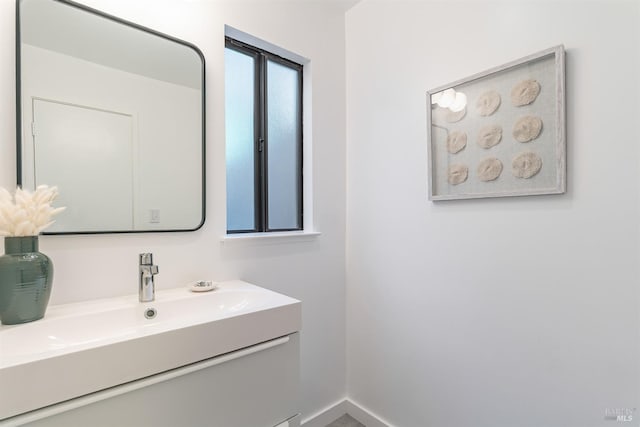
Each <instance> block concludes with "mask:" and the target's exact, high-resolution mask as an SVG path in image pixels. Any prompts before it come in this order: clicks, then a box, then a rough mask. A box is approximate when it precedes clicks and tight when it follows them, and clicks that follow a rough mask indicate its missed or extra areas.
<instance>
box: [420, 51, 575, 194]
mask: <svg viewBox="0 0 640 427" xmlns="http://www.w3.org/2000/svg"><path fill="white" fill-rule="evenodd" d="M427 123H428V125H427V143H428V151H429V200H433V201H437V200H452V199H471V198H481V197H504V196H526V195H539V194H561V193H564V192H565V189H566V142H565V91H564V47H563V46H556V47H553V48H550V49H547V50H544V51H542V52H538V53H536V54H533V55H530V56H527V57H525V58H522V59H519V60H516V61H512V62H510V63H508V64H505V65H501V66H499V67H495V68H493V69H491V70H487V71H485V72H482V73H479V74H476V75H474V76H471V77H468V78H466V79H462V80H458V81H456V82H454V83H451V84H448V85H445V86H441V87H438V88H436V89H433V90H430V91H428V92H427Z"/></svg>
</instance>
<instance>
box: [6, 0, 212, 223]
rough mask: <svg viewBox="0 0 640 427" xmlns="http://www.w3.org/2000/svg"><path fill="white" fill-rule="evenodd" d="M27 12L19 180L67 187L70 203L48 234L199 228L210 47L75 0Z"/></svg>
mask: <svg viewBox="0 0 640 427" xmlns="http://www.w3.org/2000/svg"><path fill="white" fill-rule="evenodd" d="M19 12H20V14H19V17H20V21H19V26H18V37H19V39H18V40H19V49H18V61H19V69H20V76H19V79H18V94H19V95H20V97H19V103H20V108H19V111H18V114H19V129H18V135H19V141H18V152H19V156H18V157H19V158H18V160H19V164H18V169H19V176H18V182H19V184H21V185H22V186H24V187H25V188H34V187H35V186H37V185H40V184H47V185H57V186H58V187H59V188H60V198H59V203H58V205H60V206H66V207H67V210H66V211H65V212H63V213H62V214H61V215H60V216H58V217H57V222H56V224H54V225H53V226H52V227H51V228H49V229H48V230H47V232H54V233H94V232H132V231H182V230H195V229H197V228H199V227H200V226H201V225H202V222H203V221H204V123H203V121H204V61H203V58H202V54H201V53H200V51H199V50H197V48H195V47H194V46H192V45H190V44H188V43H185V42H182V41H179V40H176V39H173V38H171V37H169V36H165V35H162V34H159V33H156V32H153V31H152V30H148V29H144V28H142V27H137V26H135V25H134V24H130V23H126V22H123V21H120V20H118V19H117V18H113V17H109V16H107V15H103V14H101V13H99V12H96V11H93V10H88V9H85V8H84V7H83V6H81V5H78V4H76V3H69V2H67V1H65V0H19ZM34 122H35V127H34V125H33V123H34ZM33 129H35V130H36V132H35V134H36V135H35V136H34V135H33V134H32V133H33V132H32V130H33ZM43 132H44V133H43Z"/></svg>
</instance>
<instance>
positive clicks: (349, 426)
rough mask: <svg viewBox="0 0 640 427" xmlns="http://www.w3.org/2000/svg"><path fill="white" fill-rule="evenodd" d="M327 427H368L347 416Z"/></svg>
mask: <svg viewBox="0 0 640 427" xmlns="http://www.w3.org/2000/svg"><path fill="white" fill-rule="evenodd" d="M327 427H366V426H365V425H364V424H362V423H359V422H358V421H356V420H354V419H353V417H351V416H350V415H348V414H346V415H343V416H341V417H340V418H338V419H337V420H335V421H334V422H332V423H331V424H329V425H328V426H327Z"/></svg>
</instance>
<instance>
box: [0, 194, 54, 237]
mask: <svg viewBox="0 0 640 427" xmlns="http://www.w3.org/2000/svg"><path fill="white" fill-rule="evenodd" d="M57 196H58V188H57V187H49V186H47V185H40V186H38V188H36V190H35V191H34V192H30V191H27V190H23V189H21V188H17V189H16V191H15V193H14V194H13V195H11V193H10V192H9V191H7V190H6V189H4V188H2V187H0V236H12V237H17V236H36V235H38V234H40V232H41V231H42V230H44V229H45V228H47V227H48V226H50V225H51V224H53V223H54V221H53V220H52V219H51V218H52V217H53V216H54V215H56V214H58V213H60V212H62V211H63V210H64V209H65V208H53V207H52V206H51V203H52V202H53V201H54V200H55V198H56V197H57Z"/></svg>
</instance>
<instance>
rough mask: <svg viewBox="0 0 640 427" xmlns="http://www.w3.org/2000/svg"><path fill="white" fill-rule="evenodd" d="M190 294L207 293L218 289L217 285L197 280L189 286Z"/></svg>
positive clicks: (209, 281) (208, 281)
mask: <svg viewBox="0 0 640 427" xmlns="http://www.w3.org/2000/svg"><path fill="white" fill-rule="evenodd" d="M189 289H191V292H209V291H214V290H216V289H218V284H217V283H216V282H212V281H211V280H198V281H195V282H193V283H190V284H189Z"/></svg>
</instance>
